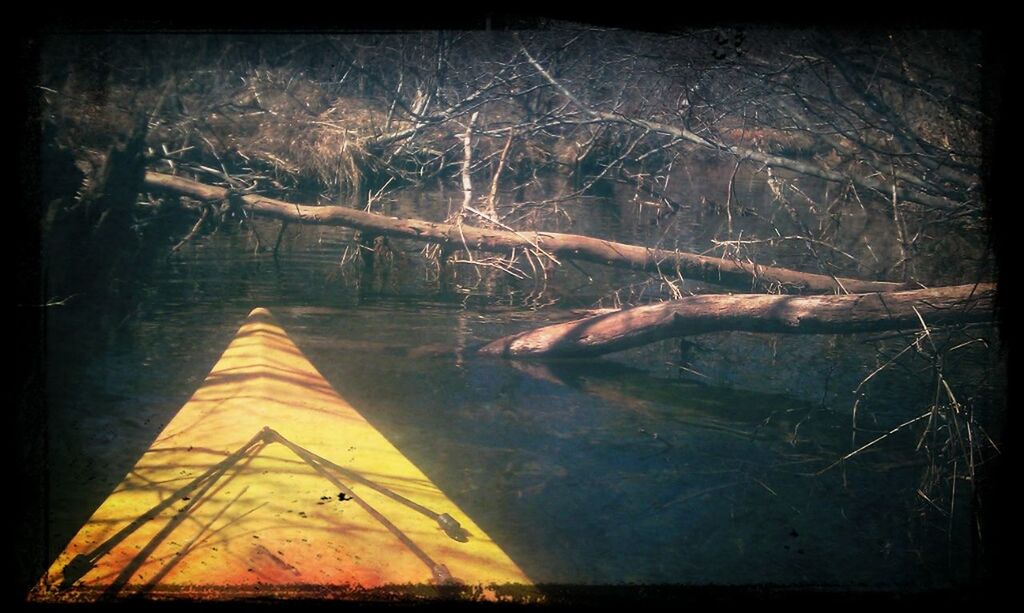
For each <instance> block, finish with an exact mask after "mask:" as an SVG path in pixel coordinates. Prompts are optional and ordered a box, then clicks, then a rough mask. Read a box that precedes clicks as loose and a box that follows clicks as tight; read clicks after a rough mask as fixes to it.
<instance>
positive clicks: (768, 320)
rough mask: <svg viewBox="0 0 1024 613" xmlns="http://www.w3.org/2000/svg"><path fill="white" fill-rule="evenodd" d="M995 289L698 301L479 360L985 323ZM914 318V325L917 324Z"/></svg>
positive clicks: (554, 329)
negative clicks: (693, 340) (730, 335)
mask: <svg viewBox="0 0 1024 613" xmlns="http://www.w3.org/2000/svg"><path fill="white" fill-rule="evenodd" d="M994 296H995V285H994V284H978V285H958V286H953V287H940V288H935V289H921V290H913V291H904V292H893V293H888V294H881V293H872V294H854V295H848V296H803V297H799V296H773V295H736V296H733V295H714V294H712V295H705V296H692V297H689V298H683V299H681V300H673V301H670V302H662V303H659V304H653V305H648V306H641V307H635V308H632V309H626V310H623V311H618V312H615V313H609V314H605V315H597V316H595V317H587V318H584V319H578V320H575V321H569V322H565V323H560V324H553V325H550V326H545V327H543V328H538V329H535V330H529V331H526V332H521V333H519V334H515V335H512V336H506V337H504V338H500V339H498V340H495V341H492V342H491V343H488V344H487V345H485V346H484V347H482V348H481V349H480V350H479V352H480V353H482V354H485V355H495V356H503V357H508V358H536V357H583V356H596V355H602V354H605V353H612V352H615V351H621V350H623V349H629V348H632V347H638V346H640V345H645V344H647V343H651V342H654V341H658V340H662V339H666V338H673V337H680V336H690V335H694V334H703V333H706V332H723V331H728V330H741V331H746V332H776V333H777V332H787V333H819V334H821V333H824V334H843V333H853V332H876V331H883V330H896V329H912V328H918V329H920V328H921V326H922V324H921V319H923V320H924V322H925V323H926V324H927V325H937V324H948V323H958V322H987V321H992V320H993V317H994V313H993V304H994V302H993V298H994ZM919 314H920V318H919Z"/></svg>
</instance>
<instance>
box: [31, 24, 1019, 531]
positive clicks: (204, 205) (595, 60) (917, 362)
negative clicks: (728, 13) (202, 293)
mask: <svg viewBox="0 0 1024 613" xmlns="http://www.w3.org/2000/svg"><path fill="white" fill-rule="evenodd" d="M40 53H41V60H42V62H41V68H40V74H39V80H38V84H37V93H38V96H39V99H40V105H41V125H40V126H39V133H40V143H41V150H40V151H41V153H40V162H41V169H40V171H41V183H40V187H41V196H40V197H41V201H42V204H43V207H44V208H43V219H42V237H43V247H44V249H43V260H42V264H43V267H44V271H45V274H46V278H47V288H46V295H45V297H44V298H45V299H44V301H43V303H44V304H48V305H51V306H52V307H54V308H56V307H57V306H60V305H65V304H70V301H72V300H74V301H80V302H84V303H89V302H91V303H93V304H102V305H104V307H103V309H102V312H103V313H104V315H103V316H104V317H111V318H113V319H117V318H121V317H124V316H126V314H127V313H128V312H130V306H124V307H120V308H114V307H113V306H111V305H115V304H127V305H130V303H131V300H132V295H131V294H132V288H131V279H133V278H136V277H137V276H138V275H140V274H144V271H145V269H146V266H147V263H148V262H151V261H152V260H153V259H155V258H166V257H174V254H175V253H176V252H177V251H179V250H180V249H182V248H183V247H184V246H185V245H187V244H188V243H189V242H190V241H193V240H195V239H196V238H197V237H200V236H202V235H204V234H207V233H210V232H214V231H217V230H218V229H219V228H228V227H233V228H237V227H242V228H243V229H246V228H250V224H248V222H249V221H250V220H251V217H252V215H253V214H254V210H253V209H252V207H251V203H249V204H247V201H246V199H245V197H247V196H263V197H269V198H275V199H279V200H284V201H288V202H292V203H302V204H327V205H335V206H344V207H347V208H355V209H365V210H366V211H369V212H372V213H380V212H386V210H387V208H386V200H387V196H388V195H389V194H394V193H397V191H398V190H413V189H419V188H423V187H431V186H434V185H437V184H438V183H442V184H447V185H448V188H449V189H454V190H455V193H457V197H456V198H455V200H456V201H461V205H459V204H458V203H456V204H455V205H453V206H451V207H450V209H449V215H448V217H447V219H430V220H428V221H433V222H447V223H449V224H453V225H454V226H456V227H458V226H461V225H462V224H465V226H467V227H469V226H476V227H479V228H481V229H482V230H483V231H486V230H488V229H489V230H493V231H505V232H527V231H545V230H551V229H553V226H554V224H555V223H556V222H557V220H559V219H560V218H562V217H564V216H566V215H567V213H566V212H565V211H566V210H567V209H564V208H563V206H562V205H563V204H564V203H566V202H569V201H579V202H582V203H584V205H587V204H588V203H590V202H596V201H597V200H598V199H599V198H605V199H607V198H609V197H610V198H613V199H617V200H618V201H620V206H622V207H624V208H628V209H629V210H630V211H636V218H637V219H640V220H641V226H642V227H641V231H640V232H639V233H638V236H639V238H640V240H639V241H638V240H629V241H625V242H630V243H637V242H641V243H642V246H644V247H650V248H660V249H664V250H666V251H673V250H683V251H689V250H693V251H699V252H702V254H703V255H709V256H715V257H717V258H721V259H723V260H725V261H728V262H733V263H737V264H742V265H744V266H748V267H750V268H751V270H753V271H754V272H752V273H751V275H750V276H749V278H745V279H743V280H742V281H740V282H738V283H733V284H732V286H733V289H735V288H737V287H738V288H739V289H741V290H751V289H754V290H758V291H762V292H767V293H788V292H800V291H801V290H802V289H807V288H806V287H801V286H799V285H788V284H785V283H781V282H773V281H772V279H771V278H770V277H769V278H767V281H766V282H763V283H756V282H755V281H757V280H758V278H759V273H758V272H757V270H756V269H755V268H754V267H755V265H758V266H772V265H775V266H785V267H786V268H789V269H796V270H799V271H803V272H807V273H815V274H817V275H822V276H824V277H827V278H832V279H836V278H837V277H838V278H853V279H861V280H867V281H886V282H891V283H892V284H893V286H894V287H897V286H899V287H904V288H933V287H943V286H954V285H965V284H966V285H971V284H977V283H991V282H993V281H994V280H995V274H996V270H995V262H994V260H993V256H992V249H991V244H990V242H989V229H988V226H987V217H986V207H987V206H988V205H989V204H990V197H989V194H987V193H986V184H985V183H984V182H983V181H982V174H981V173H982V168H983V163H984V162H985V161H986V160H985V153H986V152H985V151H984V149H983V143H984V141H985V138H984V137H985V134H986V133H988V132H990V131H991V130H992V129H993V126H994V123H993V122H994V120H995V117H994V115H993V111H992V107H991V106H990V105H988V106H987V105H986V103H985V101H986V94H987V92H986V87H990V86H991V83H987V82H986V81H985V80H984V79H983V78H982V71H983V68H986V69H987V67H986V66H985V63H986V62H987V61H989V60H990V59H991V58H986V57H984V56H983V53H982V37H981V35H980V34H976V33H971V32H963V31H954V32H948V31H914V30H903V31H896V32H885V31H881V30H875V31H869V32H853V31H843V32H815V31H811V30H807V31H792V32H790V31H780V30H757V29H701V30H692V31H685V32H682V33H679V34H671V35H668V34H645V33H639V32H624V31H617V30H610V29H600V28H592V27H584V26H576V25H572V24H559V25H557V27H555V28H553V29H552V30H550V31H530V32H520V33H494V32H444V31H438V32H421V33H409V34H400V35H399V34H391V35H384V34H381V35H332V36H324V35H303V36H267V35H252V36H246V35H230V36H228V35H187V36H186V35H158V36H153V35H147V36H142V35H107V34H78V35H54V36H49V37H46V38H44V39H43V41H42V43H41V45H40ZM689 167H693V168H697V169H698V171H699V170H701V169H712V170H714V169H717V172H718V173H719V175H720V176H721V177H723V180H722V181H721V184H720V185H719V186H718V187H717V188H716V190H715V191H714V192H713V193H707V194H702V195H701V196H700V197H699V198H697V199H691V200H687V199H685V198H684V196H681V194H682V193H683V192H681V191H680V190H679V189H678V187H677V184H678V183H679V182H680V181H682V176H683V173H684V172H686V171H687V169H688V168H689ZM147 171H150V172H159V173H163V174H168V175H175V176H178V177H181V178H185V179H189V180H192V181H196V182H200V183H204V184H207V185H212V186H218V187H221V188H226V190H227V191H226V192H224V194H226V197H216V198H198V197H195V195H194V194H193V195H188V194H187V193H183V192H180V191H179V192H174V191H168V190H166V189H153V188H152V185H151V184H147V182H146V172H147ZM749 177H756V178H760V179H762V180H763V181H765V182H766V185H767V187H768V190H769V193H770V196H771V197H770V199H769V200H770V201H769V202H767V203H755V202H746V201H741V200H740V198H739V191H738V190H737V183H738V182H739V181H741V180H743V179H744V178H749ZM552 180H556V181H557V182H558V185H560V186H561V189H559V190H557V193H553V192H552V190H551V189H550V185H551V181H552ZM595 206H596V205H595ZM574 210H576V211H579V210H581V209H574ZM582 210H583V211H584V212H583V213H580V212H577V213H575V215H577V216H580V215H585V214H586V209H585V208H584V209H582ZM692 219H706V220H708V221H707V223H706V226H705V229H704V233H703V234H701V236H702V237H703V242H702V243H700V244H693V241H692V240H691V239H688V238H685V235H686V232H688V231H689V230H688V228H690V226H689V225H687V224H688V222H689V221H690V220H692ZM572 221H574V220H570V222H572ZM285 223H287V222H285ZM225 231H227V230H225ZM596 238H603V239H612V240H616V239H617V238H616V237H613V236H603V237H596ZM278 243H279V239H278ZM111 245H116V249H111V248H110V246H111ZM411 245H413V243H406V242H403V239H398V238H393V239H389V237H388V236H387V235H386V233H383V232H379V231H378V232H367V231H364V232H363V233H362V234H356V235H354V236H353V249H352V250H351V253H352V254H353V257H352V258H350V262H349V265H350V266H352V267H356V268H358V267H360V266H363V267H368V266H373V265H377V266H387V265H400V264H395V263H394V259H391V260H389V259H388V258H387V257H385V255H386V254H387V253H389V252H391V251H405V252H410V253H413V252H414V251H413V249H415V250H419V249H421V248H422V245H421V244H416V245H415V246H414V247H412V246H411ZM276 248H277V244H275V241H274V240H273V237H268V236H263V237H262V239H260V238H259V237H257V250H258V251H259V250H261V251H264V252H267V253H270V252H273V251H275V250H276ZM357 253H359V254H361V256H362V257H354V254H357ZM422 255H423V257H426V258H428V260H429V261H430V262H431V263H432V266H433V267H435V269H436V272H437V281H438V284H439V289H443V288H444V287H450V286H451V284H453V283H455V284H458V283H473V282H475V283H477V284H483V287H484V288H485V289H486V291H491V292H497V291H498V290H499V288H505V287H512V288H521V287H532V288H538V287H539V288H543V287H545V286H546V285H547V284H549V283H550V284H556V283H558V282H559V278H560V277H559V275H563V274H570V273H571V274H575V273H574V272H573V270H576V271H577V272H579V271H582V269H580V268H579V265H578V264H577V263H574V262H573V261H572V258H571V257H570V258H565V257H562V256H561V255H559V256H558V257H555V256H554V255H553V254H552V253H549V252H547V251H546V250H545V249H544V246H543V244H541V243H540V242H539V241H538V242H537V243H530V242H529V241H528V242H527V245H526V246H525V247H523V248H519V249H510V250H508V251H507V252H499V253H496V252H495V250H487V251H486V252H485V251H484V250H478V249H476V248H475V246H474V245H473V244H472V243H469V242H466V241H465V239H464V238H463V239H462V240H461V241H460V240H456V239H452V240H447V241H446V240H440V241H434V242H432V243H430V244H429V245H428V246H427V247H426V248H424V249H423V250H422ZM389 262H390V264H389ZM375 263H376V264H375ZM652 268H653V269H652V270H646V271H637V272H635V273H634V278H633V279H632V283H633V284H634V286H645V287H648V288H655V289H656V290H657V291H656V292H654V293H655V294H657V295H659V296H660V297H661V298H662V299H664V298H676V299H678V298H683V297H685V296H687V295H688V294H690V293H691V292H692V290H691V286H689V285H688V284H687V281H688V278H687V275H684V274H682V271H681V269H680V268H679V267H678V266H675V267H674V266H666V267H660V266H654V267H652ZM582 274H584V275H587V276H589V275H591V274H595V273H593V271H589V270H588V271H582ZM716 287H719V286H716V285H715V284H714V283H712V284H711V285H710V288H709V289H707V290H706V291H707V292H708V293H715V292H716V291H717V292H721V291H724V290H722V289H721V288H720V287H719V288H718V289H716ZM831 291H833V292H834V293H846V288H845V287H843V284H842V283H837V286H836V287H834V288H831ZM623 295H625V296H626V299H625V300H622V296H623ZM644 295H647V294H644V292H636V291H630V292H625V293H618V292H616V293H615V294H614V295H609V296H608V297H607V299H606V300H603V301H601V303H599V304H595V305H594V306H595V307H607V306H612V307H616V308H618V307H621V306H629V305H630V304H631V303H639V302H644V301H647V299H644V298H642V296H644ZM624 302H625V303H626V304H625V305H624V304H623V303H624ZM943 323H944V324H947V325H943V326H937V325H932V324H931V323H930V322H929V319H928V317H927V316H918V317H917V318H915V321H913V323H912V325H904V326H902V327H901V328H900V329H899V330H898V331H897V332H895V333H892V334H889V335H886V336H883V337H878V338H877V339H876V341H875V344H874V346H875V347H876V349H877V356H876V367H874V368H872V369H869V370H867V371H865V372H864V373H863V381H862V383H861V385H860V386H858V388H857V390H856V392H855V402H854V404H853V413H854V425H853V430H854V441H855V444H854V445H853V447H852V448H851V454H850V455H849V456H847V457H845V458H842V461H852V460H853V459H854V458H855V457H856V455H857V454H856V452H858V451H861V450H863V449H865V448H868V447H870V446H873V445H875V444H882V443H883V442H884V441H886V440H887V439H888V438H890V437H894V436H895V435H897V434H899V435H900V436H904V435H908V434H912V437H911V438H912V439H913V447H914V448H915V449H916V451H917V452H919V453H921V454H923V455H924V456H925V457H926V458H927V462H926V463H925V468H923V469H922V470H923V473H922V480H921V487H920V489H919V491H918V492H917V494H918V495H919V498H920V501H921V513H922V516H925V517H927V518H928V519H927V521H932V522H934V523H936V524H939V525H949V526H952V525H953V521H954V517H955V518H961V517H965V514H966V513H969V512H971V509H972V508H975V507H974V505H972V504H965V503H967V502H968V501H969V500H970V498H971V495H970V492H971V491H972V490H973V489H974V487H975V485H976V479H977V478H978V476H979V475H981V474H983V473H981V472H979V469H980V468H981V467H983V466H984V465H985V463H986V462H988V461H989V460H990V459H991V458H993V457H994V456H996V455H997V454H998V446H997V443H996V442H995V441H998V440H999V438H1000V427H1001V424H1002V420H1003V411H1002V406H1001V404H1000V400H999V397H1000V395H1001V392H998V391H993V390H998V389H999V388H1000V385H1001V384H1000V381H1001V376H1000V374H999V372H998V370H999V369H1000V368H1001V361H1000V358H999V356H998V355H997V354H996V352H997V351H998V346H999V338H998V334H997V330H996V329H995V328H994V327H992V326H991V325H987V324H985V323H982V324H981V325H979V324H977V323H974V324H967V323H960V324H956V323H953V324H952V325H948V324H949V322H946V321H944V322H943ZM965 354H970V356H971V359H972V360H974V361H976V362H980V363H983V364H987V365H988V366H989V367H991V366H992V365H996V366H995V371H997V372H994V373H993V372H991V370H986V371H985V372H986V373H988V374H986V375H985V376H984V377H978V376H977V371H970V370H968V371H967V372H968V373H969V374H968V375H967V376H966V377H965V378H962V379H960V380H954V379H952V378H950V376H949V372H951V370H952V371H955V367H954V365H955V364H956V363H958V362H960V361H967V359H966V358H961V356H962V355H965ZM893 371H898V372H899V373H900V374H899V375H898V376H900V377H904V378H907V379H910V380H912V381H913V382H914V383H915V384H916V385H917V387H916V389H917V390H918V392H917V398H918V399H919V402H918V403H917V404H915V405H914V406H913V407H908V408H907V413H906V414H905V415H904V416H903V417H904V419H903V420H901V421H900V423H896V424H886V425H876V426H875V427H873V428H872V427H868V426H867V425H865V424H863V423H858V422H857V415H858V413H860V414H863V413H864V411H865V410H866V408H865V407H866V405H868V404H870V403H871V402H876V401H877V402H883V400H882V399H881V396H883V395H884V392H883V393H880V394H875V395H872V394H869V392H870V391H871V389H872V386H873V385H875V384H876V383H877V382H878V381H879V380H881V379H883V378H884V377H885V375H886V374H888V373H890V372H893ZM984 530H985V527H984V526H981V525H980V524H978V526H977V531H978V533H979V535H980V538H981V542H982V543H985V542H986V541H985V538H984Z"/></svg>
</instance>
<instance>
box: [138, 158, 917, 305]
mask: <svg viewBox="0 0 1024 613" xmlns="http://www.w3.org/2000/svg"><path fill="white" fill-rule="evenodd" d="M146 186H147V188H149V189H153V190H163V191H168V192H172V193H176V194H179V195H186V196H189V197H192V198H196V199H199V200H207V201H209V200H224V199H225V198H227V197H228V196H229V195H231V194H233V192H229V190H227V189H224V188H222V187H215V186H211V185H204V184H202V183H197V182H195V181H190V180H188V179H183V178H181V177H173V176H170V175H166V174H161V173H156V172H148V173H146ZM235 195H237V194H235ZM237 197H238V198H239V199H240V200H241V202H242V203H243V206H245V208H246V209H247V210H248V211H250V212H252V213H254V214H258V215H265V216H267V217H272V218H275V219H281V220H284V221H288V222H294V223H305V224H325V225H335V226H345V227H348V228H355V229H357V230H362V231H368V232H372V233H374V234H378V235H387V236H395V237H401V238H409V239H414V240H420V241H425V242H434V243H441V244H447V245H449V246H451V247H452V248H454V249H458V248H459V247H461V246H463V245H465V246H466V247H468V248H471V249H479V250H481V251H489V252H499V253H504V252H508V251H511V250H512V249H534V250H538V251H540V253H542V254H546V255H548V257H550V256H551V255H554V256H560V257H565V258H569V259H577V260H585V261H589V262H597V263H600V264H606V265H608V266H616V267H619V268H629V269H634V270H643V271H647V272H662V273H665V274H668V275H671V276H675V274H676V271H677V270H678V271H679V273H680V274H681V275H682V276H684V277H689V278H693V279H701V280H704V281H708V282H710V283H717V284H721V285H727V286H731V287H738V288H742V289H751V290H766V289H782V290H786V291H803V292H808V293H823V292H850V293H863V292H893V291H898V290H901V289H907V286H906V285H905V284H902V283H891V282H888V281H863V280H859V279H847V278H840V277H832V276H829V275H819V274H813V273H806V272H799V271H795V270H789V269H786V268H778V267H774V266H759V265H756V264H750V263H748V262H740V261H735V260H726V259H722V258H714V257H707V256H703V255H697V254H695V253H687V252H685V251H669V250H667V249H652V248H648V247H642V246H639V245H628V244H625V243H617V242H613V241H608V240H603V239H599V238H592V237H589V236H580V235H578V234H562V233H558V232H516V231H508V230H501V229H496V228H495V229H489V228H477V227H473V226H469V225H465V224H462V225H453V224H446V223H436V222H432V221H424V220H419V219H401V218H398V217H385V216H383V215H377V214H375V213H367V212H366V211H361V210H357V209H350V208H346V207H339V206H308V205H301V204H293V203H290V202H284V201H281V200H275V199H273V198H265V197H263V196H257V195H237ZM541 257H543V256H541Z"/></svg>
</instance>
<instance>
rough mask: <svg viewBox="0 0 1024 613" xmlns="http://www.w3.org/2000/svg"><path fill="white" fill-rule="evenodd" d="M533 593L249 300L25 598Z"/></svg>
mask: <svg viewBox="0 0 1024 613" xmlns="http://www.w3.org/2000/svg"><path fill="white" fill-rule="evenodd" d="M532 594H533V588H532V586H531V583H530V580H529V579H528V578H527V577H526V575H524V574H523V571H522V570H520V569H519V568H518V567H517V566H516V564H515V563H514V562H513V561H512V560H511V559H510V558H509V557H508V556H507V555H506V554H505V553H504V552H503V551H502V550H501V549H500V548H499V547H498V545H497V544H495V543H494V541H492V540H491V539H490V537H488V536H487V534H485V533H484V531H483V530H482V529H480V527H479V526H477V525H476V524H475V523H473V521H472V520H471V519H470V518H469V517H468V516H466V515H465V513H463V512H462V511H461V510H460V509H459V508H458V507H457V506H456V505H455V503H454V502H452V501H451V500H450V499H449V498H448V497H447V496H446V495H445V494H444V493H443V492H441V491H440V490H439V489H438V487H437V486H436V485H434V483H432V482H431V481H430V479H429V478H427V476H426V475H424V474H423V473H422V472H421V471H420V470H419V469H418V468H416V466H414V465H413V463H412V462H411V461H409V460H408V459H407V458H406V457H405V456H403V455H402V453H401V452H400V451H398V449H396V448H395V447H394V446H393V445H392V444H391V443H389V442H388V440H387V439H386V438H385V437H384V436H383V435H382V434H381V433H380V432H378V431H377V430H376V429H375V428H374V427H373V426H372V425H370V423H369V422H367V421H366V419H364V418H363V417H362V416H361V415H360V414H359V413H358V412H357V411H356V410H355V409H354V408H353V407H352V406H351V405H349V403H348V402H346V401H345V400H344V399H343V398H341V397H340V396H339V395H338V394H337V392H335V391H334V389H332V388H331V386H330V384H328V383H327V381H326V380H325V379H324V378H323V377H322V376H321V375H320V373H319V372H317V370H316V368H314V367H313V365H312V364H310V362H309V361H308V360H307V359H306V357H305V356H303V354H302V353H301V352H300V351H299V349H298V348H297V347H296V346H295V344H294V343H293V342H292V341H291V339H289V338H288V336H287V335H286V334H285V332H284V331H283V330H282V329H281V328H280V327H279V326H278V325H277V324H276V322H275V321H274V320H273V318H272V316H271V315H270V313H269V311H267V310H266V309H255V310H254V311H253V312H252V313H251V314H250V315H249V317H248V319H247V320H246V322H245V324H244V325H243V326H242V328H241V329H240V330H239V332H238V335H237V336H236V337H235V339H234V341H232V343H231V344H230V346H229V347H228V348H227V350H226V351H225V353H224V355H223V356H222V357H221V359H220V361H218V362H217V364H216V366H214V368H213V371H212V372H211V373H210V375H209V376H208V377H207V379H206V381H205V382H204V383H203V385H202V386H201V387H200V388H199V390H198V391H197V392H196V393H195V395H193V396H192V398H191V399H190V400H189V401H188V403H186V404H185V406H184V407H183V408H182V409H181V411H180V412H179V413H178V414H177V415H176V416H175V417H174V419H172V420H171V422H170V423H168V424H167V426H166V427H165V428H164V430H163V432H161V433H160V435H159V436H158V437H157V439H156V441H155V442H154V443H153V444H152V446H150V448H149V449H148V450H147V451H146V452H145V453H144V454H143V456H142V458H141V459H140V460H139V461H138V463H137V464H136V465H135V467H134V468H133V469H132V470H131V472H130V473H129V474H128V475H127V476H126V477H125V479H124V481H123V482H122V483H121V484H120V485H119V486H118V487H117V488H116V489H115V490H114V492H113V494H111V495H110V497H109V498H107V499H106V500H105V501H104V502H103V504H101V505H100V507H99V509H97V510H96V512H95V513H94V514H93V515H92V517H91V518H90V519H89V521H88V522H87V523H86V524H85V526H83V527H82V529H81V530H80V531H79V532H78V534H77V535H76V536H75V537H74V538H73V539H72V540H71V542H70V544H69V545H68V546H67V548H66V549H65V550H64V551H63V552H62V553H61V554H60V556H59V557H58V558H57V560H56V561H55V562H54V563H53V565H52V566H51V567H50V569H49V571H48V572H47V573H46V575H45V576H44V577H43V578H42V579H41V580H40V582H39V584H38V585H36V587H35V588H34V589H33V590H32V593H31V594H30V596H29V598H30V600H33V601H81V600H84V601H92V600H103V599H108V598H109V599H119V598H123V597H126V596H143V597H149V598H156V599H163V598H182V599H199V600H207V599H237V598H301V599H320V598H375V597H385V598H391V597H395V596H399V597H413V598H430V597H438V596H442V597H452V596H454V597H470V598H485V599H494V598H503V597H505V596H508V597H523V596H526V597H529V596H530V595H532Z"/></svg>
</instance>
